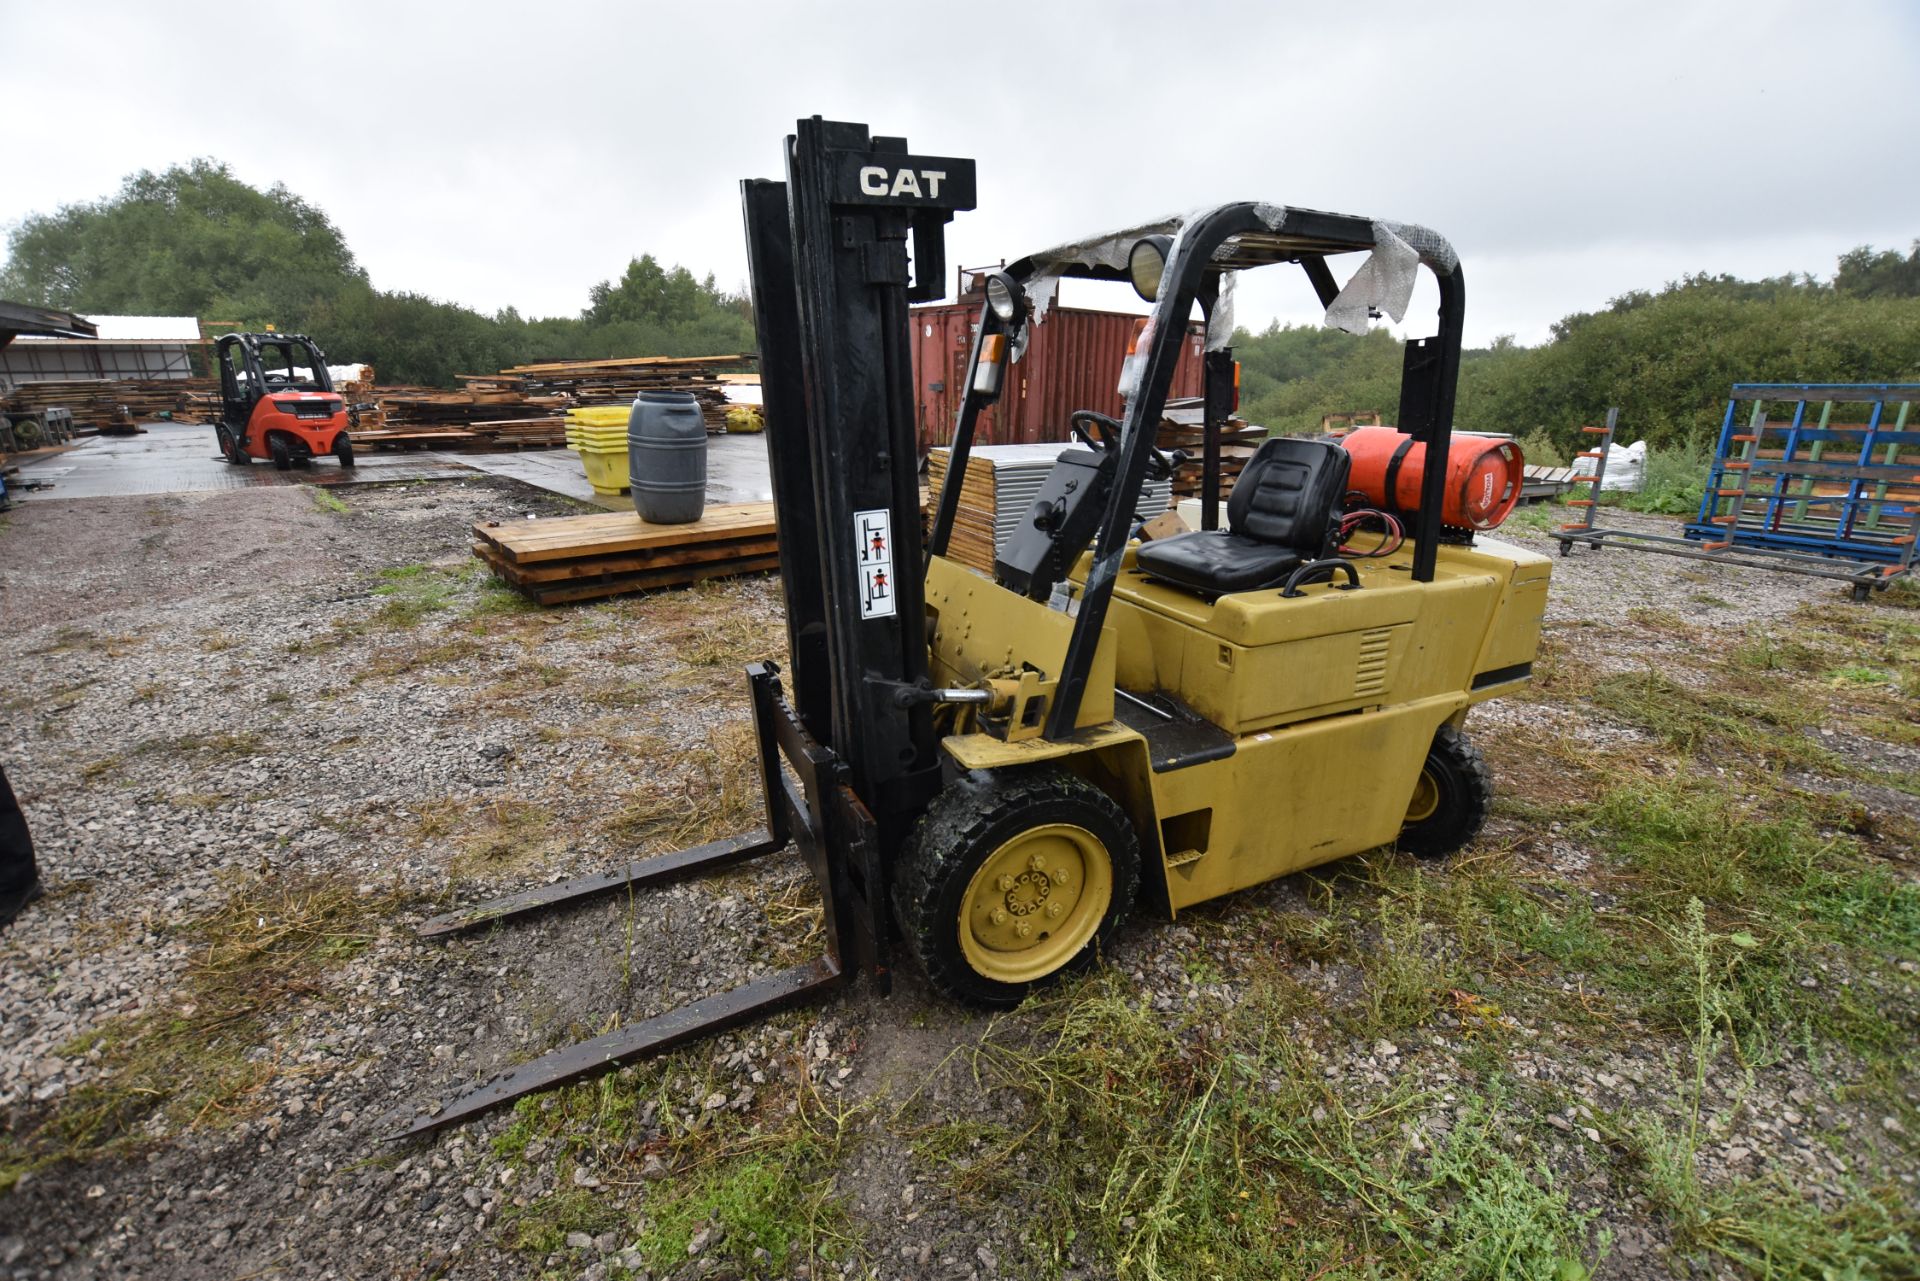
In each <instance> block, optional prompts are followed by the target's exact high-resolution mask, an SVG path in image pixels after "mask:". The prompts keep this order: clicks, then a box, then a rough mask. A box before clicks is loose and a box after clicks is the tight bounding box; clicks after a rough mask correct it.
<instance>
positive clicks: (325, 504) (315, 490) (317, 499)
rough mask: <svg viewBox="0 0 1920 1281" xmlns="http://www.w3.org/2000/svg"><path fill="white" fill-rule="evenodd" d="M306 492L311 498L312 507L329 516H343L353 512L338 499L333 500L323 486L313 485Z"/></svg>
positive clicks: (331, 494) (331, 495)
mask: <svg viewBox="0 0 1920 1281" xmlns="http://www.w3.org/2000/svg"><path fill="white" fill-rule="evenodd" d="M307 492H308V493H309V494H311V495H312V496H313V505H314V506H315V507H317V508H319V509H320V510H321V511H323V512H326V513H328V514H329V515H333V516H345V515H347V514H348V513H350V512H351V511H352V510H353V508H351V507H349V506H347V505H346V504H345V503H343V502H341V501H340V500H339V499H338V498H335V497H334V496H333V493H332V491H330V490H328V489H326V488H325V487H324V486H321V485H314V486H312V487H311V488H309V489H308V490H307Z"/></svg>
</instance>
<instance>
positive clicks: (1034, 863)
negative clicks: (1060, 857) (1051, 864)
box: [1027, 854, 1047, 872]
mask: <svg viewBox="0 0 1920 1281" xmlns="http://www.w3.org/2000/svg"><path fill="white" fill-rule="evenodd" d="M1027 866H1028V867H1030V868H1032V869H1033V870H1034V871H1036V872H1044V871H1046V870H1047V860H1046V859H1044V858H1041V857H1040V856H1039V855H1038V854H1035V855H1034V856H1033V857H1032V858H1031V859H1029V860H1027Z"/></svg>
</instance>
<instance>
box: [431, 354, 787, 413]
mask: <svg viewBox="0 0 1920 1281" xmlns="http://www.w3.org/2000/svg"><path fill="white" fill-rule="evenodd" d="M752 361H753V357H752V356H747V355H735V356H686V357H682V356H629V357H624V358H621V359H617V360H553V361H544V362H541V363H538V364H531V365H514V366H513V367H512V368H510V369H503V370H501V371H500V372H499V373H498V374H492V375H463V381H464V382H465V383H466V384H467V386H468V387H469V388H472V389H474V390H475V393H476V394H478V395H486V396H506V395H510V394H513V393H515V392H518V393H520V394H523V395H529V396H536V395H542V394H545V395H562V396H566V397H567V398H568V399H569V400H570V402H571V403H573V404H575V405H625V404H629V403H631V402H632V400H633V398H634V397H635V396H638V395H639V394H640V393H641V392H643V391H685V392H691V393H693V396H694V398H695V399H697V400H698V401H699V402H700V411H701V413H702V415H703V416H704V417H705V418H706V421H707V430H708V431H710V432H722V431H725V430H726V414H727V404H728V402H727V393H726V377H727V375H728V374H729V373H734V374H737V373H740V372H743V371H745V370H746V369H747V368H748V367H749V366H750V365H751V364H752Z"/></svg>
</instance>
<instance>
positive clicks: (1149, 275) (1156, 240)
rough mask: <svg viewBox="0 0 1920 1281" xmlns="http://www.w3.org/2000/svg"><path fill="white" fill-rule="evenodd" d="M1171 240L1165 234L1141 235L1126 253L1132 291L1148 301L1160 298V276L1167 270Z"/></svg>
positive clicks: (1171, 248) (1155, 300) (1171, 249)
mask: <svg viewBox="0 0 1920 1281" xmlns="http://www.w3.org/2000/svg"><path fill="white" fill-rule="evenodd" d="M1172 251H1173V240H1172V239H1171V238H1170V237H1167V236H1143V237H1141V238H1140V239H1139V240H1136V241H1135V242H1134V245H1133V250H1132V252H1130V253H1128V254H1127V274H1128V275H1130V276H1132V277H1133V292H1135V293H1137V294H1139V295H1140V296H1141V297H1142V298H1144V299H1146V300H1147V301H1148V302H1157V301H1158V300H1159V298H1160V277H1161V276H1162V275H1163V274H1165V272H1166V270H1167V255H1168V254H1169V253H1171V252H1172Z"/></svg>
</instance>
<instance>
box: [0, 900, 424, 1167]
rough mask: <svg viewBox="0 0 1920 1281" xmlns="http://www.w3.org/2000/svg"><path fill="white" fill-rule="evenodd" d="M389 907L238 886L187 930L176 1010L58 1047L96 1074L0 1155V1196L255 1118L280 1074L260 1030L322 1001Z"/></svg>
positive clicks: (125, 1021)
mask: <svg viewBox="0 0 1920 1281" xmlns="http://www.w3.org/2000/svg"><path fill="white" fill-rule="evenodd" d="M396 902H397V900H396V897H395V896H394V895H390V894H385V895H361V894H359V893H357V892H356V891H355V889H354V887H353V886H352V885H351V884H347V883H343V882H340V881H335V880H326V879H318V878H315V879H304V880H299V879H289V878H286V877H281V876H275V877H271V878H262V879H260V880H256V881H252V882H248V883H246V884H243V885H240V886H237V887H236V888H235V889H234V890H233V892H232V894H231V895H230V896H229V898H228V900H227V902H226V904H225V905H224V906H223V907H221V908H220V909H219V910H218V911H216V912H214V913H213V914H212V915H210V916H207V917H205V918H203V919H201V920H199V921H197V922H195V923H194V924H192V925H190V926H187V927H186V928H185V934H186V936H187V937H188V938H189V939H191V940H192V941H193V942H194V944H195V951H194V954H193V959H192V960H191V961H190V962H189V964H188V967H187V972H186V975H185V981H184V983H183V985H182V991H181V996H180V998H179V999H178V1000H177V1001H175V1002H174V1003H173V1004H172V1005H170V1006H168V1007H166V1008H164V1009H158V1010H153V1011H150V1012H146V1013H142V1014H137V1015H130V1016H123V1017H117V1018H111V1019H108V1020H106V1021H105V1022H103V1023H101V1024H100V1025H99V1026H98V1027H96V1028H95V1029H94V1030H93V1031H91V1032H89V1033H87V1034H85V1035H84V1036H81V1037H79V1038H77V1039H75V1040H74V1041H73V1042H71V1043H69V1044H68V1045H66V1046H64V1047H62V1049H61V1051H60V1052H61V1053H62V1054H63V1055H66V1056H68V1057H72V1058H84V1059H86V1060H87V1061H89V1062H91V1063H94V1064H97V1066H98V1075H97V1076H96V1077H95V1078H94V1079H93V1080H91V1081H89V1082H88V1083H86V1084H84V1085H81V1086H80V1087H78V1088H77V1089H75V1090H73V1091H72V1092H71V1093H69V1094H67V1095H66V1096H65V1097H63V1098H62V1099H60V1100H59V1102H58V1103H57V1104H56V1105H55V1106H54V1109H53V1111H52V1112H51V1114H49V1115H47V1116H45V1117H44V1118H42V1119H41V1120H40V1121H39V1123H38V1124H37V1125H36V1126H35V1127H34V1128H33V1129H31V1130H30V1131H28V1132H27V1133H25V1135H24V1137H23V1138H21V1139H20V1140H18V1141H17V1142H15V1143H13V1144H11V1145H10V1147H9V1149H8V1150H0V1191H4V1190H5V1189H6V1188H8V1187H10V1186H11V1185H12V1183H13V1182H14V1181H15V1180H17V1179H18V1177H19V1176H20V1174H21V1173H23V1172H25V1171H26V1170H28V1169H31V1168H34V1167H36V1166H38V1165H41V1164H45V1163H47V1162H50V1161H55V1160H62V1159H72V1160H85V1159H88V1158H89V1157H92V1156H94V1155H97V1154H99V1153H101V1152H103V1151H106V1150H108V1149H111V1148H115V1147H118V1146H120V1145H122V1144H125V1143H129V1142H135V1141H140V1140H155V1139H163V1138H166V1137H168V1136H170V1135H172V1134H176V1133H180V1132H183V1131H186V1130H192V1129H196V1128H201V1127H206V1126H218V1125H222V1124H226V1123H228V1122H230V1121H232V1120H234V1119H236V1118H239V1117H244V1116H247V1115H249V1114H250V1113H252V1112H253V1111H254V1110H255V1108H256V1107H257V1101H258V1097H259V1095H260V1093H261V1091H262V1090H263V1089H264V1087H265V1086H267V1085H268V1084H269V1083H270V1082H271V1081H272V1080H273V1079H274V1077H276V1076H277V1075H278V1074H279V1072H280V1065H279V1063H278V1061H277V1060H276V1059H275V1058H273V1057H272V1056H270V1055H267V1054H263V1053H261V1052H259V1051H260V1047H261V1046H262V1044H263V1042H264V1041H265V1039H266V1036H267V1032H268V1028H269V1026H270V1025H271V1024H272V1023H274V1022H277V1021H279V1020H280V1019H283V1018H285V1017H287V1015H288V1014H289V1012H290V1011H293V1010H296V1009H298V1008H300V1007H302V1006H305V1005H308V1004H309V1003H311V1002H312V1001H313V1000H315V999H316V998H318V997H320V996H321V995H322V993H323V992H324V989H325V975H326V972H327V971H328V970H329V969H331V968H332V967H334V966H336V965H338V964H340V963H341V962H343V961H345V960H347V959H348V958H350V957H353V956H355V955H357V954H358V953H359V952H361V951H362V950H364V949H365V948H366V947H367V946H368V944H369V943H370V942H371V941H372V939H373V937H374V935H375V933H376V932H377V930H378V928H379V922H380V921H381V920H382V919H384V918H386V917H388V916H390V915H391V914H392V912H393V910H394V908H395V906H396Z"/></svg>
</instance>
